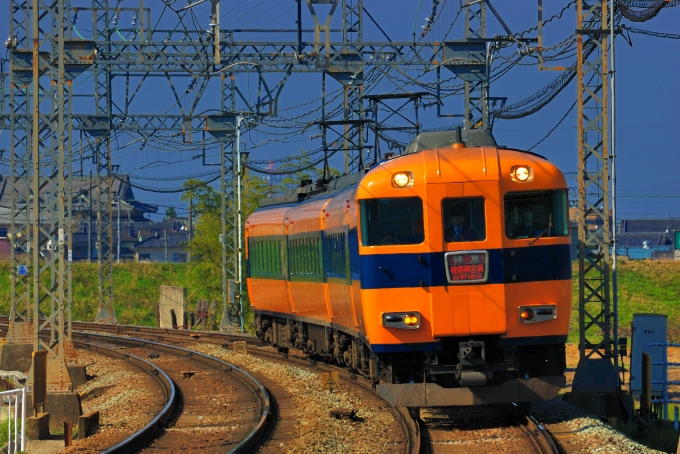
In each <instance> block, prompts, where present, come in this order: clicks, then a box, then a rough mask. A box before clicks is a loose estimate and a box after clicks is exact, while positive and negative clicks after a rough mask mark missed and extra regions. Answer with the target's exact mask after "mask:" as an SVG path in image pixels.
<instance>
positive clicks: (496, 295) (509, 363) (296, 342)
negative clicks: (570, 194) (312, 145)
mask: <svg viewBox="0 0 680 454" xmlns="http://www.w3.org/2000/svg"><path fill="white" fill-rule="evenodd" d="M245 235H246V257H247V283H248V293H249V297H250V302H251V306H252V308H253V310H254V313H255V322H256V329H257V335H258V336H259V337H260V338H261V339H262V340H264V341H265V342H268V343H271V344H272V345H274V346H276V347H278V348H279V349H281V350H284V351H287V349H288V348H297V349H301V350H303V351H304V352H305V353H307V354H308V355H310V357H313V358H315V359H317V360H325V361H328V362H333V363H336V364H339V365H341V366H344V367H347V368H348V369H350V370H351V371H353V372H354V373H356V374H362V375H365V376H367V377H369V378H370V379H371V380H372V382H373V383H374V385H375V386H376V387H377V389H378V391H379V393H380V394H381V395H382V396H383V397H384V398H385V399H386V400H387V401H388V402H390V403H391V404H393V405H395V406H405V407H434V406H458V405H478V404H491V403H504V402H518V403H519V402H531V401H535V400H540V399H549V398H552V397H553V396H554V395H556V394H557V392H558V391H559V389H560V388H561V387H562V386H564V384H565V377H564V369H565V364H566V362H565V342H566V340H567V334H568V330H569V323H570V314H571V295H572V283H571V278H572V276H571V257H570V236H569V219H568V200H567V185H566V180H565V178H564V176H563V174H562V173H561V172H560V171H559V169H558V168H557V167H556V166H554V165H553V164H551V163H550V162H548V160H547V159H545V158H544V157H542V156H540V155H537V154H534V153H530V152H526V151H520V150H515V149H510V148H506V147H501V146H498V145H497V144H496V142H495V140H494V138H493V136H492V135H491V134H490V133H489V132H488V131H485V130H470V131H462V132H461V131H460V130H457V131H447V132H436V133H423V134H420V135H419V136H417V137H416V138H415V139H414V141H413V142H412V143H411V144H410V145H409V146H408V148H407V149H406V150H405V152H404V153H402V154H400V155H397V156H392V157H390V158H389V159H385V160H383V161H382V162H380V163H378V164H376V165H373V166H371V168H370V169H369V170H366V171H363V172H360V173H357V174H351V175H346V176H343V177H340V178H337V179H334V180H331V181H330V182H317V183H312V182H311V181H307V182H302V183H301V185H300V187H298V188H296V189H294V190H292V191H290V192H289V193H288V194H286V195H284V196H281V197H273V198H269V199H266V200H264V201H263V202H262V203H261V204H260V208H259V209H258V210H256V211H255V212H254V213H253V214H252V215H251V216H250V217H249V218H248V220H247V221H246V224H245Z"/></svg>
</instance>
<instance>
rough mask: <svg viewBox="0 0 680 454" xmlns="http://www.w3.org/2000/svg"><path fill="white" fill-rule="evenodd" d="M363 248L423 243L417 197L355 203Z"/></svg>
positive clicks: (419, 204)
mask: <svg viewBox="0 0 680 454" xmlns="http://www.w3.org/2000/svg"><path fill="white" fill-rule="evenodd" d="M359 206H360V209H361V242H362V244H363V245H364V246H387V245H391V244H420V243H422V242H423V241H424V240H425V230H424V227H423V201H422V200H421V199H420V197H400V198H390V199H369V200H361V201H359Z"/></svg>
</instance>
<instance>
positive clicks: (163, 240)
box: [134, 231, 189, 263]
mask: <svg viewBox="0 0 680 454" xmlns="http://www.w3.org/2000/svg"><path fill="white" fill-rule="evenodd" d="M188 242H189V232H187V231H183V232H171V233H170V232H167V231H164V232H163V233H159V232H156V233H155V234H154V235H153V236H151V237H149V238H147V239H145V240H143V241H140V242H139V243H137V244H135V246H134V249H135V253H136V259H137V261H138V262H145V261H149V262H172V263H183V262H186V261H187V260H188V253H187V250H186V249H185V247H186V245H187V243H188Z"/></svg>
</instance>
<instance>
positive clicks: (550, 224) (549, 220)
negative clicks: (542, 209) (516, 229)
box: [527, 214, 552, 246]
mask: <svg viewBox="0 0 680 454" xmlns="http://www.w3.org/2000/svg"><path fill="white" fill-rule="evenodd" d="M550 230H552V214H551V215H550V218H549V219H548V227H546V228H545V229H543V231H542V232H540V233H539V234H538V235H536V238H534V239H533V240H531V241H529V244H527V246H531V245H533V244H534V243H535V242H536V241H537V240H538V239H539V238H540V237H542V236H543V235H545V234H546V233H548V232H549V231H550Z"/></svg>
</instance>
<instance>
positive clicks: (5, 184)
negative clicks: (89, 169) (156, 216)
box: [0, 175, 158, 220]
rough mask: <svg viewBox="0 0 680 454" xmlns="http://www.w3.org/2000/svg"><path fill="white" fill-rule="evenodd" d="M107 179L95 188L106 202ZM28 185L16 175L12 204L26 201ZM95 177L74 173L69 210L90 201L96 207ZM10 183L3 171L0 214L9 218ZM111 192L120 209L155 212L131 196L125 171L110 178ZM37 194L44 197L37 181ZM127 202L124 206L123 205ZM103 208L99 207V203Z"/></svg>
mask: <svg viewBox="0 0 680 454" xmlns="http://www.w3.org/2000/svg"><path fill="white" fill-rule="evenodd" d="M107 183H108V182H107V180H105V179H104V180H102V181H101V183H100V184H99V188H100V189H101V191H102V201H103V203H106V193H107V191H106V187H107ZM27 184H28V185H30V184H31V181H30V180H26V179H17V180H15V183H14V192H15V196H14V203H15V205H20V206H23V205H25V203H26V185H27ZM97 186H98V185H97V181H96V178H94V177H92V178H90V177H89V176H84V177H83V176H74V177H73V180H72V183H71V194H72V195H73V211H74V212H77V211H83V210H84V209H86V210H89V207H90V205H91V204H92V205H93V210H95V211H96V209H97V207H96V204H97V202H96V198H97ZM10 190H11V185H10V180H9V177H8V176H7V175H0V207H4V208H5V209H6V210H7V214H6V216H4V215H2V214H1V213H0V218H4V217H7V219H8V220H9V208H10V207H11V205H12V194H11V192H10ZM111 194H112V196H113V197H114V200H122V201H123V203H122V204H121V211H124V212H126V211H128V210H137V211H141V212H142V213H156V212H157V211H158V206H157V205H151V204H148V203H142V202H139V201H137V200H135V195H134V193H133V192H132V186H130V183H129V176H128V175H118V176H117V177H116V178H113V179H112V180H111ZM40 196H41V197H48V185H46V184H44V183H43V184H41V185H40ZM126 205H127V206H126ZM102 208H103V207H102Z"/></svg>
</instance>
